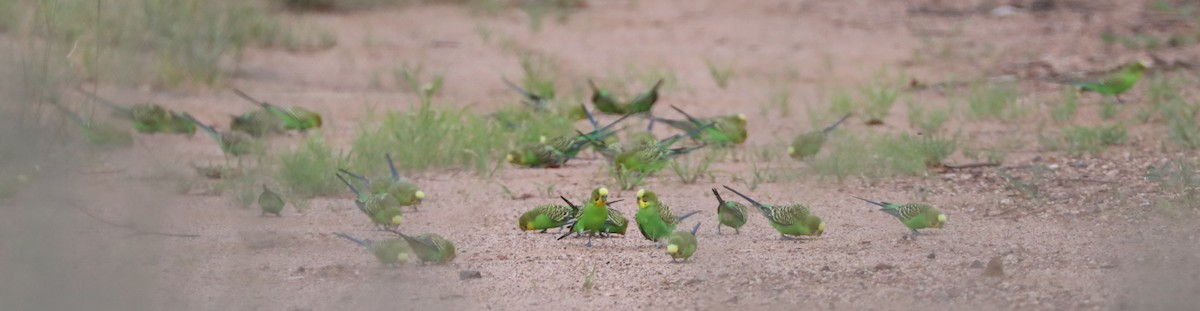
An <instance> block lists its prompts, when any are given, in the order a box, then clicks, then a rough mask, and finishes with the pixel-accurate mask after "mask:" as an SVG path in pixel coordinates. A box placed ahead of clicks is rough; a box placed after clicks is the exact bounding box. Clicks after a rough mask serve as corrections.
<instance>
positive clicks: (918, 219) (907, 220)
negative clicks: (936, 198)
mask: <svg viewBox="0 0 1200 311" xmlns="http://www.w3.org/2000/svg"><path fill="white" fill-rule="evenodd" d="M854 198H856V199H859V200H863V201H866V202H867V203H871V204H874V205H876V206H879V207H880V209H879V210H880V211H883V212H884V213H888V215H892V216H895V217H896V219H899V220H900V222H901V223H903V224H904V226H905V227H908V229H909V230H912V235H914V236H916V235H920V234H921V232H918V231H917V229H925V228H939V229H941V228H942V226H944V225H946V214H944V213H942V212H941V211H938V210H937V209H936V208H934V207H933V206H930V205H929V204H921V203H909V204H895V203H888V202H875V201H871V200H867V199H864V198H860V197H854Z"/></svg>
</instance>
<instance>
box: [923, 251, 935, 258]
mask: <svg viewBox="0 0 1200 311" xmlns="http://www.w3.org/2000/svg"><path fill="white" fill-rule="evenodd" d="M925 258H929V259H934V258H937V254H934V253H933V252H929V256H925Z"/></svg>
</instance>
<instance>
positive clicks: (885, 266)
mask: <svg viewBox="0 0 1200 311" xmlns="http://www.w3.org/2000/svg"><path fill="white" fill-rule="evenodd" d="M895 267H896V266H893V265H889V264H886V263H881V264H878V265H875V268H872V269H874V270H875V271H880V270H891V269H892V268H895Z"/></svg>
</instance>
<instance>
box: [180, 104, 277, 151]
mask: <svg viewBox="0 0 1200 311" xmlns="http://www.w3.org/2000/svg"><path fill="white" fill-rule="evenodd" d="M183 117H184V118H186V119H188V120H190V121H192V123H194V124H196V126H199V127H200V129H201V130H203V131H204V133H205V134H208V136H209V137H212V139H213V140H215V141H216V142H217V145H218V146H220V147H221V151H222V152H224V153H225V156H234V157H240V156H243V155H247V154H250V153H256V152H259V151H262V148H263V146H262V145H261V144H259V142H258V141H255V140H254V138H253V137H250V135H246V133H242V132H221V131H217V130H216V129H214V128H212V127H211V126H208V125H205V124H204V123H201V122H200V121H198V120H196V118H195V117H192V115H191V114H188V113H186V112H185V113H184V114H183Z"/></svg>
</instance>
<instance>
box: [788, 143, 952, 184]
mask: <svg viewBox="0 0 1200 311" xmlns="http://www.w3.org/2000/svg"><path fill="white" fill-rule="evenodd" d="M823 149H826V150H828V151H827V152H825V153H824V155H820V154H819V155H818V156H817V157H816V158H814V159H812V160H811V161H810V162H809V168H810V169H811V170H812V171H813V172H814V173H816V174H818V175H821V176H833V177H835V178H837V179H838V181H841V180H844V179H845V178H846V177H849V176H860V177H865V178H886V177H893V176H903V175H909V176H920V175H924V174H926V173H927V172H928V169H929V168H931V167H938V166H940V165H942V163H943V161H944V160H945V159H946V158H947V157H949V156H950V155H952V154H954V152H955V151H957V149H958V138H957V137H951V138H947V137H942V136H940V135H911V134H908V133H901V134H899V135H889V134H855V133H845V134H835V135H834V136H833V137H831V138H830V140H829V141H828V142H826V144H825V147H824V148H823Z"/></svg>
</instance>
